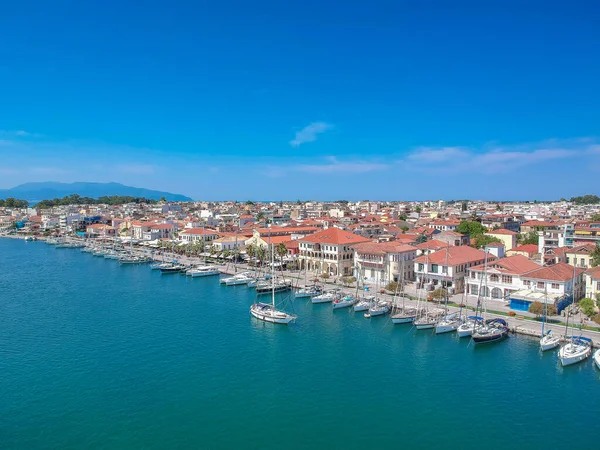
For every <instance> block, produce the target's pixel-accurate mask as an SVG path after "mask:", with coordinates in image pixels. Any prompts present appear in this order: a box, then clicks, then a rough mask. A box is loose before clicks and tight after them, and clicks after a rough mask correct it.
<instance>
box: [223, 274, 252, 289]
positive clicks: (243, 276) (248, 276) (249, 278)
mask: <svg viewBox="0 0 600 450" xmlns="http://www.w3.org/2000/svg"><path fill="white" fill-rule="evenodd" d="M236 278H242V279H244V280H245V282H244V283H240V284H246V283H249V282H250V281H251V279H252V278H251V277H250V272H240V273H237V274H235V275H233V276H231V277H225V278H221V279H219V283H221V284H228V283H227V282H228V281H231V280H233V279H236ZM228 285H229V286H232V284H228Z"/></svg>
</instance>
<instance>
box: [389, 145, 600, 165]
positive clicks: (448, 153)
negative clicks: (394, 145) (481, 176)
mask: <svg viewBox="0 0 600 450" xmlns="http://www.w3.org/2000/svg"><path fill="white" fill-rule="evenodd" d="M597 142H598V139H596V138H578V139H562V140H560V139H552V140H547V141H542V142H536V143H529V144H520V145H512V146H511V145H497V144H494V145H486V146H484V147H482V148H469V147H419V148H417V149H415V150H414V151H412V152H411V153H409V154H408V155H407V157H406V158H405V159H404V160H403V161H401V163H403V164H405V165H408V166H410V167H413V168H417V169H424V170H429V171H438V172H463V171H473V170H477V171H480V172H483V173H488V174H494V173H502V172H508V171H511V170H514V169H517V168H519V167H523V166H527V165H533V164H542V163H544V162H548V161H552V160H559V159H565V158H576V157H580V156H583V155H590V154H592V153H596V152H598V153H600V146H599V145H598V144H597Z"/></svg>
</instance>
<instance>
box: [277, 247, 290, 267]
mask: <svg viewBox="0 0 600 450" xmlns="http://www.w3.org/2000/svg"><path fill="white" fill-rule="evenodd" d="M287 252H288V250H287V247H286V246H285V244H284V243H283V242H281V243H279V244H278V245H277V247H275V253H277V256H279V261H280V262H281V270H283V257H284V256H285V255H287Z"/></svg>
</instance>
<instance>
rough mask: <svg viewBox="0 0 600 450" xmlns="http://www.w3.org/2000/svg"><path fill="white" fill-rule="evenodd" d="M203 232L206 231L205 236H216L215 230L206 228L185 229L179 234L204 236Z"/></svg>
mask: <svg viewBox="0 0 600 450" xmlns="http://www.w3.org/2000/svg"><path fill="white" fill-rule="evenodd" d="M153 228H154V227H153ZM205 231H206V234H218V233H217V232H216V231H215V230H210V229H208V228H206V230H205V229H204V228H199V227H198V228H185V229H184V230H183V231H182V232H181V233H179V234H204V232H205Z"/></svg>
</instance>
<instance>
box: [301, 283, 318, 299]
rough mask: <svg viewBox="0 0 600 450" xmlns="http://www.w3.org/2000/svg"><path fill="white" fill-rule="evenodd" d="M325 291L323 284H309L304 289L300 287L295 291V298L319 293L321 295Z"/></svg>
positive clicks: (309, 296)
mask: <svg viewBox="0 0 600 450" xmlns="http://www.w3.org/2000/svg"><path fill="white" fill-rule="evenodd" d="M322 293H323V288H322V287H321V286H317V285H316V284H315V285H314V286H307V287H305V288H304V289H298V290H297V291H296V292H295V293H294V297H295V298H312V297H315V296H317V295H321V294H322Z"/></svg>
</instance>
